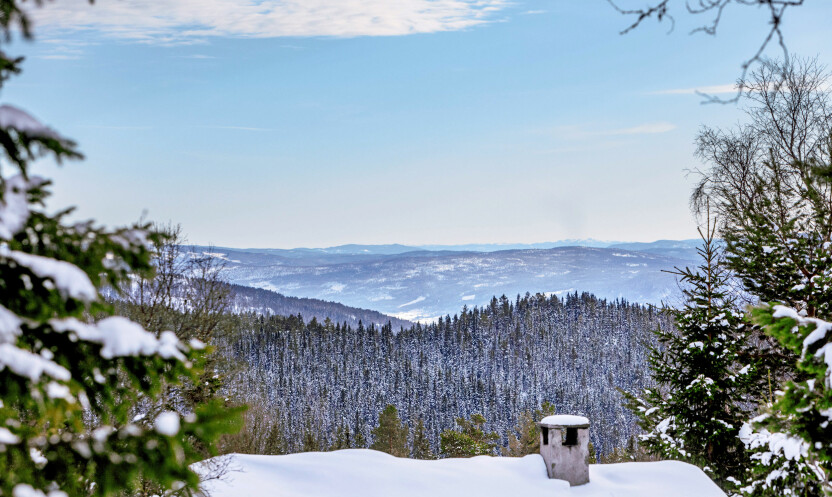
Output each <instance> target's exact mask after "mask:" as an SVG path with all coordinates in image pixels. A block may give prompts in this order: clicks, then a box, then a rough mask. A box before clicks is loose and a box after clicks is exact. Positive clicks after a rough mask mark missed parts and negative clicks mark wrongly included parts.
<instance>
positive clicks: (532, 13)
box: [523, 10, 548, 16]
mask: <svg viewBox="0 0 832 497" xmlns="http://www.w3.org/2000/svg"><path fill="white" fill-rule="evenodd" d="M546 12H548V10H527V11H525V12H523V14H524V15H527V16H533V15H537V14H545V13H546Z"/></svg>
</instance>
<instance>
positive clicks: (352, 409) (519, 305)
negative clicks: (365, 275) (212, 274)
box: [223, 293, 671, 453]
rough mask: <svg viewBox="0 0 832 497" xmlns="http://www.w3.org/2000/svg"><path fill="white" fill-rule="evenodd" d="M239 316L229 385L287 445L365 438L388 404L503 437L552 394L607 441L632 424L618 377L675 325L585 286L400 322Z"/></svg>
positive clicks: (636, 374)
mask: <svg viewBox="0 0 832 497" xmlns="http://www.w3.org/2000/svg"><path fill="white" fill-rule="evenodd" d="M236 319H239V320H240V322H239V323H238V324H239V326H238V328H239V329H240V331H239V333H238V334H237V335H236V336H235V337H233V338H232V339H231V340H230V341H229V342H228V343H226V344H224V345H223V347H224V350H225V353H226V354H228V355H231V356H234V357H236V358H238V359H242V360H243V361H245V362H246V363H247V364H248V367H247V368H244V369H243V370H242V371H241V372H240V373H238V374H239V376H238V377H237V378H236V379H235V380H234V381H233V382H232V384H233V388H234V390H235V393H236V394H237V395H240V396H241V398H243V399H249V400H251V399H257V398H260V399H265V403H266V412H268V413H269V417H270V418H271V419H269V420H268V423H270V424H271V425H272V426H271V429H270V430H267V431H271V432H272V436H275V437H277V436H279V438H280V439H281V445H283V446H284V447H285V450H287V451H289V452H294V451H300V450H316V449H325V448H328V447H332V446H337V445H336V437H338V436H340V437H342V438H343V437H344V436H345V435H346V432H347V431H349V433H350V440H351V441H352V442H351V443H350V444H348V445H349V446H355V445H361V442H360V441H359V442H358V444H356V442H355V440H356V437H358V438H359V440H360V439H362V438H363V439H364V440H365V441H366V442H364V443H368V442H371V440H368V439H369V438H371V434H370V430H371V429H372V427H373V426H375V424H376V423H377V418H378V414H379V412H380V411H381V410H382V409H383V408H384V406H385V405H386V404H394V405H395V406H396V407H398V409H399V410H400V412H401V415H402V419H405V420H407V421H408V422H409V423H411V424H412V420H414V419H418V418H420V419H422V420H423V421H424V423H425V427H426V429H427V432H428V436H429V438H430V441H431V444H432V445H433V446H434V449H436V447H437V446H438V438H439V433H440V432H441V431H442V430H443V429H446V428H452V427H453V425H454V418H456V417H458V416H466V417H467V416H469V415H470V414H473V413H481V414H483V415H484V416H485V418H486V419H487V421H488V423H487V425H486V428H487V429H488V430H493V431H497V432H498V433H499V434H500V435H501V436H502V443H503V444H505V442H506V438H507V436H508V435H509V433H510V432H511V430H512V429H513V427H514V426H515V424H516V422H517V420H518V416H519V415H520V413H521V412H523V411H526V410H532V409H535V408H537V407H539V406H540V404H541V403H542V402H543V401H549V402H552V403H553V404H554V405H555V406H556V408H557V411H558V412H561V413H570V414H581V415H585V416H588V417H589V418H590V420H591V421H592V430H591V433H592V440H593V443H594V444H595V447H596V448H597V450H598V451H599V453H604V452H606V451H609V450H611V449H612V448H614V447H620V446H624V445H625V444H626V442H627V441H628V439H629V437H630V436H631V435H633V434H634V433H635V424H634V422H633V417H632V415H631V414H630V413H629V412H628V411H627V410H626V409H624V408H623V407H622V402H621V396H620V394H619V392H618V391H617V388H625V389H628V390H632V389H635V388H639V387H642V386H645V385H646V384H647V382H648V381H649V380H648V376H647V368H646V349H645V348H644V347H643V346H642V343H643V342H651V343H652V340H653V335H652V333H651V330H654V329H656V328H657V327H658V326H671V323H670V321H669V320H668V319H667V318H665V317H664V316H663V315H662V314H661V313H659V312H657V311H656V310H654V309H651V308H647V307H643V306H640V305H637V304H631V303H628V302H626V301H618V300H616V301H606V300H601V299H598V298H596V297H594V296H592V295H590V294H586V293H585V294H583V295H578V294H577V293H573V294H569V295H568V296H566V297H565V298H559V297H552V298H547V297H545V296H543V295H540V294H538V295H534V296H530V295H528V294H527V295H526V297H524V298H520V297H518V298H517V299H515V300H510V299H507V298H505V297H502V298H501V299H493V300H492V301H491V304H490V305H489V306H486V307H484V308H479V309H476V308H475V309H473V310H468V309H463V311H462V312H461V313H460V314H459V315H457V316H454V317H453V318H445V319H442V320H440V321H439V322H438V323H436V324H430V325H415V326H413V327H411V328H409V329H406V330H403V331H401V332H399V333H396V332H394V329H393V328H392V327H390V326H387V325H385V326H384V327H382V328H377V327H374V326H371V327H364V326H358V327H357V328H353V327H351V326H345V325H343V324H335V325H329V326H325V325H323V324H321V323H320V322H316V323H313V324H303V322H302V321H300V320H298V319H297V317H289V318H283V317H277V316H272V317H265V316H260V315H256V314H253V313H252V314H248V315H244V316H238V317H237V318H236ZM359 432H360V433H359Z"/></svg>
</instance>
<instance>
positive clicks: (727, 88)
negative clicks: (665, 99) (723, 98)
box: [650, 84, 737, 95]
mask: <svg viewBox="0 0 832 497" xmlns="http://www.w3.org/2000/svg"><path fill="white" fill-rule="evenodd" d="M736 92H737V85H735V84H728V85H713V86H700V87H698V88H677V89H673V90H659V91H652V92H650V94H651V95H696V94H700V93H704V94H706V95H723V94H725V93H736Z"/></svg>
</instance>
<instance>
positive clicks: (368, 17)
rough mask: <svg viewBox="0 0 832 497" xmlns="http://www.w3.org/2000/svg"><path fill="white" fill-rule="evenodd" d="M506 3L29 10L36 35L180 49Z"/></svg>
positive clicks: (364, 30)
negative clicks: (73, 34)
mask: <svg viewBox="0 0 832 497" xmlns="http://www.w3.org/2000/svg"><path fill="white" fill-rule="evenodd" d="M508 3H509V0H395V1H391V0H242V1H239V0H168V1H166V2H159V1H157V0H121V1H117V2H116V1H111V2H97V3H96V4H95V5H92V6H91V5H90V4H89V2H88V0H64V1H61V2H55V3H51V2H50V3H49V4H48V5H47V6H46V7H45V8H36V7H33V8H31V10H32V16H33V18H34V19H35V21H36V22H37V24H38V25H39V29H54V30H58V31H60V30H71V31H72V30H76V31H87V32H89V31H92V32H98V33H101V34H104V35H106V36H110V37H116V38H122V39H127V40H133V41H139V42H146V43H160V44H181V43H194V42H199V41H203V40H205V39H207V38H210V37H249V38H271V37H284V36H294V37H298V36H300V37H305V36H335V37H351V36H396V35H407V34H414V33H432V32H439V31H455V30H460V29H465V28H469V27H471V26H476V25H480V24H484V23H487V22H492V21H495V20H496V19H495V18H494V17H495V15H496V13H497V12H499V11H500V10H502V9H503V8H504V7H506V6H507V5H508Z"/></svg>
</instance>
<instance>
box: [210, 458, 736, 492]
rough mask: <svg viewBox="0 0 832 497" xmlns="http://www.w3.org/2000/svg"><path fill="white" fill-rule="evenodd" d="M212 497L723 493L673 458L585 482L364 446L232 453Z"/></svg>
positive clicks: (526, 465)
mask: <svg viewBox="0 0 832 497" xmlns="http://www.w3.org/2000/svg"><path fill="white" fill-rule="evenodd" d="M226 457H230V458H231V460H230V465H229V468H230V469H231V471H230V472H229V473H228V474H227V476H226V477H225V479H224V480H221V481H210V482H207V483H206V484H205V486H206V490H208V492H209V494H210V495H211V496H212V497H240V496H245V497H271V496H273V495H279V496H281V497H333V496H338V497H376V496H378V497H390V496H396V497H465V496H477V497H492V496H493V497H507V496H510V497H514V496H517V497H571V496H575V497H609V496H615V497H671V496H672V497H725V493H723V492H722V491H721V490H720V489H719V488H718V487H717V486H716V485H715V484H714V483H713V482H712V481H711V480H710V479H709V478H708V477H707V476H706V475H705V474H704V473H702V471H700V470H699V469H698V468H696V467H695V466H691V465H690V464H686V463H683V462H678V461H661V462H649V463H623V464H605V465H591V466H590V468H589V474H590V482H589V483H587V484H586V485H581V486H577V487H571V488H570V487H569V484H568V483H566V482H565V481H561V480H550V479H549V478H547V476H546V468H545V466H544V465H543V459H542V458H541V457H540V456H539V455H531V456H526V457H523V458H509V457H488V456H480V457H474V458H471V459H441V460H438V461H417V460H414V459H401V458H397V457H393V456H390V455H387V454H384V453H382V452H376V451H373V450H366V449H351V450H340V451H335V452H308V453H301V454H291V455H286V456H252V455H239V454H234V455H231V456H226Z"/></svg>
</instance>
